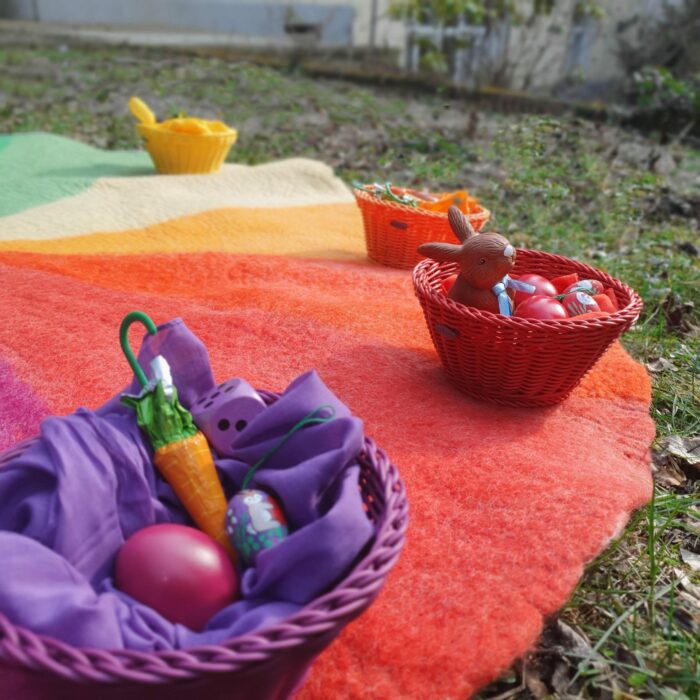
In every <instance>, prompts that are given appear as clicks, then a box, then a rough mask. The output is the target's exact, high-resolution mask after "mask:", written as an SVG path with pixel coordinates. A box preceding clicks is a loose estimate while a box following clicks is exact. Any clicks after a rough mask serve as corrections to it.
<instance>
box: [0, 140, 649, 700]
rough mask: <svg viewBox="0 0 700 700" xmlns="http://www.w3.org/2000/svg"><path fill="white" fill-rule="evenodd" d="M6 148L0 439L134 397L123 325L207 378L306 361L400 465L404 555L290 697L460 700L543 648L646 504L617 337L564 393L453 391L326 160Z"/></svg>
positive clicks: (641, 428) (644, 387)
mask: <svg viewBox="0 0 700 700" xmlns="http://www.w3.org/2000/svg"><path fill="white" fill-rule="evenodd" d="M3 143H5V147H4V149H3V150H2V151H1V152H0V179H2V173H5V174H6V181H5V187H4V188H3V190H2V191H3V194H0V204H4V206H5V208H4V209H3V210H2V211H0V449H2V448H3V447H6V446H8V445H10V444H12V443H14V442H16V441H18V440H20V439H22V438H24V437H27V436H30V435H32V434H34V433H35V432H36V431H37V428H38V423H39V420H40V419H41V417H42V416H45V415H48V414H66V413H69V412H71V411H73V410H75V408H77V407H78V406H80V405H86V406H88V407H93V408H94V407H97V406H99V405H100V404H102V403H103V402H104V401H105V400H106V399H107V398H108V397H110V396H112V395H113V394H114V393H115V392H116V391H118V390H119V389H120V388H122V387H124V386H125V385H126V384H127V383H128V381H129V379H130V371H129V368H128V366H127V364H126V362H125V361H124V359H123V357H122V355H121V351H120V349H119V344H118V327H119V323H120V321H121V319H122V318H123V316H124V315H125V314H126V313H127V312H129V311H131V310H134V309H141V310H143V311H146V312H147V313H148V314H149V315H150V316H151V317H152V318H153V319H154V320H155V321H156V322H157V323H160V322H164V321H166V320H168V319H171V318H173V317H177V316H180V317H182V318H183V319H184V320H185V321H186V323H187V325H188V327H189V328H190V329H191V330H192V331H193V332H194V333H196V334H197V335H198V336H199V337H200V338H201V339H202V340H203V342H204V344H205V345H206V347H207V348H208V350H209V353H210V357H211V361H212V366H213V369H214V372H215V375H216V378H217V379H218V380H220V381H223V380H226V379H228V378H231V377H234V376H242V377H245V378H246V379H247V380H248V381H250V382H251V383H253V384H254V385H256V386H259V387H262V388H267V389H273V390H280V389H283V388H284V387H285V386H287V384H288V383H289V382H290V381H291V380H292V379H293V378H294V377H295V376H297V375H299V374H300V373H302V372H304V371H306V370H308V369H311V368H314V369H316V370H318V372H319V373H320V375H321V377H322V378H323V380H324V381H325V382H326V383H327V384H328V385H329V387H330V388H331V390H332V391H334V392H335V393H336V394H337V396H338V397H339V398H340V399H341V400H342V401H344V402H345V403H346V404H347V405H348V406H349V407H350V408H351V409H352V410H353V412H354V413H356V414H357V415H359V416H360V417H362V418H363V420H364V422H365V426H366V431H367V433H368V434H369V435H371V436H372V437H374V438H375V439H376V441H377V442H378V444H379V445H380V446H381V447H382V448H384V449H385V450H386V451H387V453H388V454H389V455H390V457H391V458H392V460H393V461H394V462H395V463H396V464H397V465H398V467H399V470H400V472H401V475H402V477H403V478H404V480H405V482H406V487H407V491H408V497H409V501H410V517H411V524H410V527H409V531H408V536H407V544H406V548H405V550H404V552H403V554H402V556H401V559H400V560H399V563H398V565H397V567H396V568H395V570H394V571H393V572H392V573H391V575H390V577H389V579H388V582H387V584H386V587H385V588H384V590H383V591H382V593H381V594H380V596H379V598H378V599H377V601H376V602H375V603H374V604H373V605H372V606H371V607H370V609H369V610H368V611H367V612H366V613H365V614H364V615H363V616H362V617H360V618H359V619H358V620H357V621H355V622H354V623H352V624H351V625H350V626H349V627H348V628H346V630H345V631H344V632H343V633H342V635H341V636H340V637H339V639H338V640H337V641H336V642H335V643H334V644H333V645H332V646H331V647H330V648H329V649H328V650H327V651H325V652H324V653H323V654H322V656H321V657H320V659H319V660H318V662H317V663H316V664H315V665H314V667H313V669H312V671H311V674H310V676H309V678H308V680H307V682H306V684H305V685H304V687H303V689H302V690H301V692H300V695H299V697H300V698H301V699H302V700H328V698H357V699H358V700H359V699H360V698H363V699H364V698H373V699H380V698H391V699H394V698H401V699H416V700H419V699H420V700H422V699H423V698H425V699H426V700H427V699H428V698H429V699H431V700H432V699H433V698H441V699H448V698H449V699H452V698H454V699H457V698H459V699H463V698H466V697H468V696H469V695H470V694H471V693H473V692H474V691H475V690H476V689H478V688H479V687H480V686H482V685H483V684H485V683H487V682H488V681H490V680H492V679H493V678H495V677H496V676H497V675H498V674H499V673H500V672H501V671H502V670H503V669H505V668H506V667H508V666H509V665H510V664H511V663H512V662H513V660H514V659H515V658H516V657H518V656H520V655H522V654H523V653H524V652H525V651H526V650H527V649H528V648H529V647H530V646H531V645H532V644H533V643H534V642H535V640H536V639H537V636H538V634H539V632H540V629H541V627H542V620H543V616H545V615H548V614H550V613H552V612H554V611H555V610H556V609H558V608H559V607H561V606H562V605H563V604H564V603H565V601H566V599H567V597H568V596H569V595H570V593H571V591H572V589H573V587H574V585H575V584H576V582H577V580H578V578H579V577H580V575H581V573H582V570H583V566H584V564H585V563H586V562H587V561H589V560H590V559H592V558H593V557H594V556H596V554H598V553H599V552H600V551H601V550H602V549H603V548H604V547H605V546H606V544H607V543H608V542H609V541H610V539H611V538H612V537H614V536H615V535H616V534H617V533H619V532H620V531H621V529H622V528H623V526H624V524H625V522H626V521H627V518H628V517H629V513H630V512H631V511H632V510H633V509H634V508H636V507H638V506H640V505H642V504H643V503H644V502H645V501H646V500H647V499H648V498H649V496H650V494H651V488H652V482H651V476H650V471H649V456H648V450H649V445H650V443H651V441H652V439H653V436H654V425H653V423H652V421H651V419H650V417H649V414H648V412H649V403H650V395H651V391H650V382H649V378H648V375H647V373H646V371H645V370H644V368H643V367H642V366H641V365H639V364H637V363H635V362H634V361H633V360H632V359H631V358H630V357H629V356H628V355H627V354H626V353H625V351H624V350H623V349H622V347H621V346H620V345H619V344H615V345H613V347H612V348H611V349H610V350H609V351H608V353H607V354H606V355H605V357H604V358H603V359H602V360H601V362H600V363H599V364H598V366H597V367H596V368H595V369H594V371H593V372H592V373H591V374H590V375H589V376H588V377H586V378H585V380H584V381H583V383H582V384H581V385H580V386H579V387H578V389H577V390H576V391H575V392H574V394H573V395H572V396H571V397H570V398H569V399H568V400H567V401H566V402H565V403H563V404H561V405H559V406H557V407H554V408H549V409H533V410H523V409H506V408H498V407H494V406H491V405H487V404H480V403H476V402H474V401H472V400H470V399H468V398H466V397H465V396H463V395H462V394H460V393H459V392H458V391H456V390H455V389H454V388H453V387H452V386H451V385H450V384H449V383H448V381H447V380H446V378H445V375H444V373H443V371H442V368H441V367H440V364H439V361H438V358H437V356H436V353H435V351H434V349H433V347H432V344H431V341H430V337H429V334H428V331H427V328H426V326H425V322H424V320H423V316H422V313H421V310H420V307H419V304H418V302H417V300H416V299H415V297H414V295H413V289H412V285H411V279H410V273H408V272H406V271H397V270H391V269H388V268H383V267H380V266H377V265H374V264H372V263H370V262H368V260H367V258H366V255H365V250H364V241H363V234H362V222H361V217H360V214H359V212H358V210H357V207H356V206H355V204H354V202H353V200H352V196H351V195H350V193H349V192H348V190H347V189H346V188H345V186H344V185H343V183H341V182H340V181H339V180H338V179H337V178H334V177H333V175H332V172H331V171H330V169H329V168H328V167H327V166H325V165H323V164H322V163H317V162H313V161H308V160H304V159H296V160H293V161H286V162H281V163H272V164H266V165H262V166H256V167H252V168H248V167H246V166H240V165H236V166H232V165H227V166H224V168H223V169H222V171H221V172H220V173H217V174H215V175H210V176H198V177H195V176H171V177H156V176H149V175H147V174H146V173H147V172H148V159H147V157H146V156H145V154H143V153H141V154H138V153H133V154H129V153H121V154H120V153H106V152H101V151H98V150H96V149H90V148H89V147H87V146H84V145H82V144H77V143H75V142H72V141H69V140H67V139H61V138H59V137H55V136H48V135H36V134H32V135H22V136H21V137H19V136H12V137H4V141H3ZM8 174H9V178H8V177H7V175H8ZM47 183H48V184H47ZM3 197H4V200H3V199H2V198H3ZM134 333H136V332H135V331H134ZM132 344H134V345H136V344H137V343H136V335H134V341H133V342H132Z"/></svg>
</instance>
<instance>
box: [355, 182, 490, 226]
mask: <svg viewBox="0 0 700 700" xmlns="http://www.w3.org/2000/svg"><path fill="white" fill-rule="evenodd" d="M353 192H354V194H355V198H356V199H358V200H359V199H362V200H364V201H365V202H368V203H370V204H373V205H375V206H378V207H389V208H390V209H396V210H398V211H405V212H410V213H412V214H419V215H421V216H427V217H434V218H436V219H447V214H445V213H443V212H439V211H431V210H430V209H422V208H421V207H409V206H408V205H407V204H401V203H400V202H392V201H390V200H386V199H379V198H378V197H375V196H373V195H371V194H370V193H369V192H365V191H364V190H360V189H358V188H357V187H353ZM477 207H478V208H477V210H476V211H473V212H470V213H469V214H465V216H466V217H467V218H468V219H469V218H471V217H474V218H478V219H482V218H484V217H486V218H488V219H490V218H491V211H490V210H489V209H487V208H486V207H483V206H481V204H477Z"/></svg>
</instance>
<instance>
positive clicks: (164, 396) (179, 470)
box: [119, 311, 235, 558]
mask: <svg viewBox="0 0 700 700" xmlns="http://www.w3.org/2000/svg"><path fill="white" fill-rule="evenodd" d="M134 321H140V322H141V323H143V324H144V325H145V326H146V328H147V329H148V331H149V333H151V334H154V333H156V331H157V329H156V327H155V325H154V323H153V321H151V319H150V318H149V317H148V316H146V314H144V313H142V312H141V311H133V312H131V313H130V314H127V316H126V317H125V318H124V320H123V321H122V324H121V327H120V329H119V339H120V342H121V346H122V350H123V351H124V355H126V359H127V360H128V362H129V364H130V365H131V368H132V369H133V371H134V374H135V375H136V377H137V379H138V380H139V383H140V384H141V387H142V390H141V393H140V394H139V395H138V396H129V395H125V396H123V397H122V402H123V403H124V404H126V405H127V406H130V407H131V408H133V409H135V410H136V420H137V422H138V424H139V427H141V428H142V429H143V430H144V431H145V432H146V434H147V435H148V437H149V440H150V442H151V446H152V447H153V449H154V451H155V452H154V455H153V463H154V464H155V466H156V468H157V469H158V471H159V472H160V473H161V474H162V476H163V478H164V479H165V480H166V481H167V482H168V483H169V484H170V486H171V487H172V489H173V491H174V492H175V495H176V496H177V497H178V498H179V499H180V501H181V503H182V505H183V506H184V507H185V509H186V510H187V512H188V513H189V514H190V516H191V517H192V520H194V522H195V523H196V524H197V526H198V527H199V528H200V529H201V530H203V531H204V532H205V533H206V534H207V535H209V536H210V537H211V538H213V539H214V540H216V541H217V542H218V543H219V544H220V545H222V546H223V547H224V548H225V549H226V551H227V552H229V554H230V555H231V557H233V558H235V554H234V552H233V550H232V548H231V545H230V544H229V541H228V537H227V535H226V530H225V525H226V523H225V518H226V506H227V503H226V496H225V495H224V490H223V488H222V487H221V482H220V481H219V477H218V475H217V473H216V467H215V466H214V460H213V459H212V456H211V450H210V449H209V443H208V442H207V439H206V438H205V437H204V435H203V434H202V433H201V432H199V430H198V429H197V426H196V425H195V424H194V421H193V420H192V414H191V413H190V412H189V411H188V410H187V409H186V408H185V407H184V406H183V405H182V404H181V403H180V402H179V401H178V398H177V388H176V387H175V386H174V385H173V383H172V379H171V378H170V368H169V366H168V363H167V362H166V361H165V358H163V357H162V356H161V355H158V356H157V357H156V358H155V359H154V360H153V362H152V363H151V367H152V368H153V371H154V378H153V379H152V380H151V381H150V382H149V381H148V380H147V379H146V375H145V374H144V373H143V370H142V369H141V367H140V366H139V364H138V362H137V361H136V358H135V357H134V354H133V352H132V351H131V348H130V347H129V341H128V337H127V333H128V330H129V326H130V325H131V324H132V323H133V322H134Z"/></svg>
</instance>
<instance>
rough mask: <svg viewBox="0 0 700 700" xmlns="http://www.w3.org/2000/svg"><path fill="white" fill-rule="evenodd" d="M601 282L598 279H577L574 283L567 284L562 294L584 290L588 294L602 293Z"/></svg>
mask: <svg viewBox="0 0 700 700" xmlns="http://www.w3.org/2000/svg"><path fill="white" fill-rule="evenodd" d="M603 289H604V288H603V283H602V282H599V281H598V280H579V281H578V282H574V284H571V285H569V286H568V287H567V288H566V289H565V290H564V292H563V293H564V294H570V293H571V292H584V293H585V294H588V295H589V296H592V297H593V296H595V295H596V294H602V293H603Z"/></svg>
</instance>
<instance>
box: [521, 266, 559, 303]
mask: <svg viewBox="0 0 700 700" xmlns="http://www.w3.org/2000/svg"><path fill="white" fill-rule="evenodd" d="M518 282H527V283H528V284H531V285H532V286H533V287H534V288H535V291H534V292H532V294H528V293H527V292H518V291H516V292H515V299H514V303H515V306H516V307H517V306H518V304H521V303H522V302H524V301H525V300H526V299H529V298H530V297H531V296H535V295H536V294H537V295H540V296H546V297H553V296H554V295H555V294H556V293H557V289H556V287H555V286H554V285H553V284H552V283H551V282H550V281H549V280H548V279H547V278H546V277H542V275H535V274H529V273H528V274H526V275H520V277H518Z"/></svg>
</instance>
